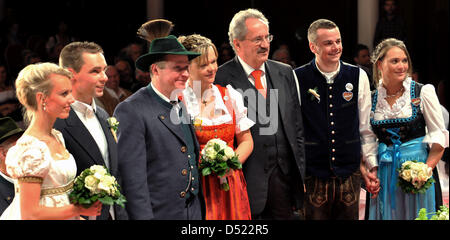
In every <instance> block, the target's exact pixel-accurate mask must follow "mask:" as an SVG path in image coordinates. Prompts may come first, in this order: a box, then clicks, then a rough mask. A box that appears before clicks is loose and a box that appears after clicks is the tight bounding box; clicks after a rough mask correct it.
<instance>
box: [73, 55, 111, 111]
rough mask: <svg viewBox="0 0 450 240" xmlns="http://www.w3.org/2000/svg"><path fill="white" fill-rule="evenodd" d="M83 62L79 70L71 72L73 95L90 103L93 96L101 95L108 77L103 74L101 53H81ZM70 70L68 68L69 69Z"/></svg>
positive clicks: (104, 67)
mask: <svg viewBox="0 0 450 240" xmlns="http://www.w3.org/2000/svg"><path fill="white" fill-rule="evenodd" d="M82 58H83V62H84V64H83V65H82V67H81V69H80V71H79V72H75V71H74V70H73V69H72V70H71V71H72V73H73V79H72V84H73V95H74V97H75V99H76V100H78V101H81V102H84V103H86V104H91V103H92V99H93V98H94V97H101V96H103V89H104V88H105V83H106V81H108V77H107V76H106V74H105V70H106V67H107V65H106V60H105V57H104V56H103V54H102V53H86V52H85V53H83V55H82ZM69 70H70V69H69Z"/></svg>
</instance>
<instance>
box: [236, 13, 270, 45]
mask: <svg viewBox="0 0 450 240" xmlns="http://www.w3.org/2000/svg"><path fill="white" fill-rule="evenodd" d="M249 18H257V19H259V20H260V21H261V22H263V23H264V24H266V25H267V27H269V20H267V18H266V17H265V16H264V14H262V12H260V11H258V10H256V9H253V8H249V9H247V10H241V11H239V12H238V13H236V14H235V15H234V17H233V19H232V20H231V22H230V27H229V28H228V37H229V40H230V45H231V47H233V50H234V52H235V53H236V49H235V47H234V43H233V40H234V39H238V40H241V41H242V40H244V39H245V36H246V35H247V30H248V29H247V26H246V25H245V21H246V20H247V19H249Z"/></svg>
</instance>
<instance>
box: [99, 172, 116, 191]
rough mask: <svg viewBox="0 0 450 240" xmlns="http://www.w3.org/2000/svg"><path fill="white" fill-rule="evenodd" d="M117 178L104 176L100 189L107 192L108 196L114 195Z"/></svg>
mask: <svg viewBox="0 0 450 240" xmlns="http://www.w3.org/2000/svg"><path fill="white" fill-rule="evenodd" d="M115 183H116V178H115V177H113V176H104V177H103V178H102V179H101V180H100V183H99V184H98V189H100V190H104V191H106V192H107V193H108V194H112V193H113V189H114V184H115Z"/></svg>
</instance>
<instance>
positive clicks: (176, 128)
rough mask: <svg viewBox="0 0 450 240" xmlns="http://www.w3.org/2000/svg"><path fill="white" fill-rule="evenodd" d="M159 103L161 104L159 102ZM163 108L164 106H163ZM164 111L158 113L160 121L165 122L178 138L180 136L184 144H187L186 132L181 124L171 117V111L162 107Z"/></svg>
mask: <svg viewBox="0 0 450 240" xmlns="http://www.w3.org/2000/svg"><path fill="white" fill-rule="evenodd" d="M158 105H159V104H158ZM161 108H162V106H161ZM161 110H162V111H161V112H160V113H159V114H158V119H159V121H161V122H162V124H164V126H166V127H167V128H168V129H169V130H170V131H171V132H172V133H173V134H174V135H175V136H176V137H177V138H179V139H180V140H181V141H182V142H183V143H184V144H186V141H185V140H184V134H183V130H182V129H181V126H180V125H179V124H174V123H173V122H172V120H171V119H170V113H171V111H170V110H169V111H167V110H166V109H164V110H163V109H161Z"/></svg>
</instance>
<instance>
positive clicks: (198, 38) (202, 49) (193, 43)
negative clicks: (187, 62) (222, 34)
mask: <svg viewBox="0 0 450 240" xmlns="http://www.w3.org/2000/svg"><path fill="white" fill-rule="evenodd" d="M178 41H179V42H180V43H181V44H183V46H184V48H186V50H188V51H193V52H198V53H200V54H201V55H200V56H198V57H196V58H194V59H192V60H191V61H195V62H196V63H197V64H198V65H201V64H203V63H206V62H208V61H209V59H208V49H209V47H212V49H213V50H214V53H215V54H216V57H217V56H218V55H219V54H218V52H217V48H216V46H215V45H214V43H212V41H211V39H209V38H207V37H204V36H202V35H199V34H192V35H189V36H180V37H178Z"/></svg>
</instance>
